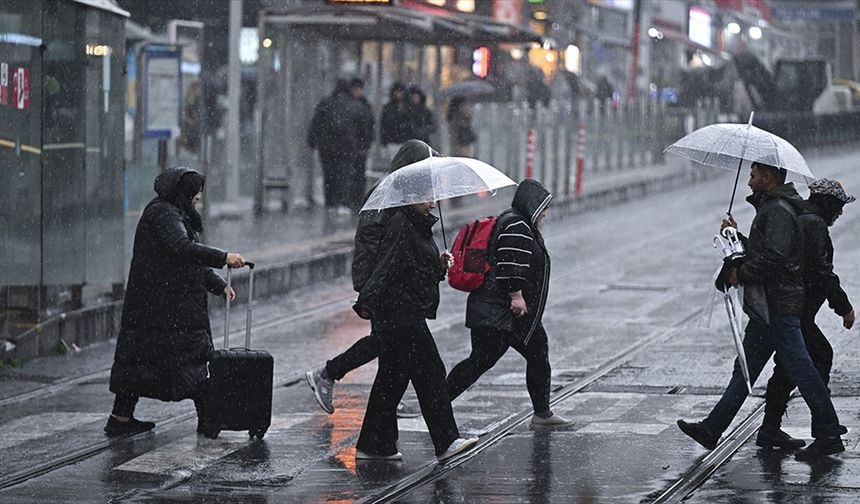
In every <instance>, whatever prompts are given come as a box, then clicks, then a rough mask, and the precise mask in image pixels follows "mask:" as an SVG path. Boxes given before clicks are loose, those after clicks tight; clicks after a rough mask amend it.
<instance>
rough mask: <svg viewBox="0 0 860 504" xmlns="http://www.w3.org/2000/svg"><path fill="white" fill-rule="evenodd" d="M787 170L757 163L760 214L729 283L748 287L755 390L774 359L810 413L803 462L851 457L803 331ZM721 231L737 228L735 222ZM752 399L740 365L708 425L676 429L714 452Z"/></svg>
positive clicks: (796, 231)
mask: <svg viewBox="0 0 860 504" xmlns="http://www.w3.org/2000/svg"><path fill="white" fill-rule="evenodd" d="M785 176H786V171H785V170H784V169H783V170H780V169H778V168H776V167H773V166H770V165H766V164H761V163H753V164H752V167H751V170H750V180H749V183H748V185H749V187H750V189H752V191H753V194H752V195H750V196H749V197H747V201H748V202H749V203H750V204H751V205H753V206H754V207H755V209H756V215H755V218H754V219H753V222H752V225H751V226H750V235H749V238H748V239H746V238H743V237H742V239H743V241H744V248H745V249H746V261H745V262H744V263H743V264H742V265H741V266H740V267H739V268H737V269H732V270H730V271H729V272H728V276H727V282H728V284H730V285H732V286H737V285H743V286H744V312H745V313H746V314H747V315H748V316H749V318H750V320H749V322H748V323H747V326H746V330H745V335H744V341H743V345H744V352H745V353H746V357H747V365H748V367H749V372H750V379H751V381H752V382H753V383H754V382H755V380H756V378H758V375H759V374H760V373H761V371H762V368H764V365H765V364H766V363H767V361H768V359H770V356H771V355H773V353H774V351H775V352H776V358H777V359H778V360H779V362H780V363H781V364H782V365H783V366H784V367H785V371H786V373H787V374H788V376H789V377H790V379H791V381H792V382H793V383H795V384H796V385H797V388H798V389H799V390H800V393H801V395H802V396H803V399H804V400H805V401H806V404H807V405H808V406H809V409H810V411H811V413H812V436H813V437H814V438H815V442H813V443H812V444H811V445H810V446H809V447H807V448H805V449H803V450H801V451H799V452H798V453H797V455H796V456H795V458H796V459H797V460H811V459H814V458H817V457H821V456H824V455H829V454H833V453H838V452H841V451H844V450H845V447H844V446H843V444H842V439H841V437H840V436H841V434H842V433H843V432H844V431H843V429H844V428H843V427H842V426H840V425H839V419H838V418H837V416H836V410H835V409H834V408H833V403H832V402H831V401H830V395H829V394H828V393H827V387H826V386H825V385H824V382H823V381H822V380H821V376H820V375H819V374H818V372H817V371H816V370H815V367H814V366H813V364H812V360H811V359H810V358H809V353H808V352H807V350H806V345H805V344H804V343H803V334H802V333H801V330H800V316H801V315H802V314H803V307H804V293H803V279H802V276H801V270H802V261H803V257H802V254H803V244H802V242H803V236H802V233H801V229H800V224H799V222H798V218H797V214H798V211H799V210H802V208H803V200H802V199H801V198H800V196H799V195H798V194H797V191H795V190H794V185H793V184H790V183H789V184H786V183H785ZM722 226H723V227H724V228H725V227H727V226H732V227H737V224H736V223H735V221H734V219H733V218H732V217H731V216H729V218H728V219H725V220H723V224H722ZM747 395H748V391H747V386H746V382H745V380H744V377H743V374H742V373H741V369H740V365H739V364H738V363H737V362H735V366H734V371H733V372H732V378H731V380H730V381H729V385H728V387H727V388H726V390H725V392H723V396H722V397H721V398H720V400H719V402H718V403H717V405H716V406H714V408H713V409H712V410H711V413H710V414H709V415H708V417H707V418H705V419H704V420H703V421H702V422H685V421H684V420H678V427H679V428H680V429H681V430H682V431H683V432H684V433H685V434H687V435H688V436H690V437H691V438H693V439H694V440H695V441H696V442H698V443H699V444H701V445H702V446H704V447H705V448H708V449H710V450H713V449H714V448H716V446H717V443H718V442H719V439H720V436H721V435H722V433H723V432H725V430H726V429H727V428H728V427H729V424H730V423H731V422H732V420H733V419H734V417H735V415H737V413H738V411H739V410H740V408H741V406H742V405H743V403H744V400H746V397H747Z"/></svg>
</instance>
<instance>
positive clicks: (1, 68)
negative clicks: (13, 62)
mask: <svg viewBox="0 0 860 504" xmlns="http://www.w3.org/2000/svg"><path fill="white" fill-rule="evenodd" d="M0 105H9V64H8V63H0Z"/></svg>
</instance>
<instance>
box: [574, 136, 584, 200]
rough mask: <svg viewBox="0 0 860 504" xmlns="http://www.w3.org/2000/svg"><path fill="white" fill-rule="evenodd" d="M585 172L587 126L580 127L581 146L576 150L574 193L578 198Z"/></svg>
mask: <svg viewBox="0 0 860 504" xmlns="http://www.w3.org/2000/svg"><path fill="white" fill-rule="evenodd" d="M584 170H585V125H584V124H580V125H579V146H578V148H577V150H576V179H575V181H574V184H573V192H574V194H576V195H577V196H579V195H580V194H582V172H583V171H584Z"/></svg>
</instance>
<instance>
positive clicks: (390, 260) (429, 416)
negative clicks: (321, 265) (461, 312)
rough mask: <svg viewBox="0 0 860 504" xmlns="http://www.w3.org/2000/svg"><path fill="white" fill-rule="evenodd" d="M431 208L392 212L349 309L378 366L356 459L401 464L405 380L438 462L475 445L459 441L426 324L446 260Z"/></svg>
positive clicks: (441, 368)
mask: <svg viewBox="0 0 860 504" xmlns="http://www.w3.org/2000/svg"><path fill="white" fill-rule="evenodd" d="M416 189H417V188H416ZM433 208H435V203H434V202H427V203H416V204H413V205H407V206H402V207H399V208H397V209H396V210H395V212H394V214H393V215H392V216H391V218H390V219H389V220H388V223H387V224H386V226H385V232H384V233H383V236H382V241H381V246H380V249H379V252H378V254H379V255H380V259H379V261H378V262H377V264H376V266H375V268H374V270H373V273H372V274H371V275H370V278H369V279H368V280H367V282H365V284H364V285H363V286H362V289H361V293H360V294H359V296H358V301H357V302H356V305H355V310H356V312H357V313H359V314H362V315H363V316H367V317H369V318H370V322H371V330H372V332H373V335H374V336H376V337H377V338H379V368H378V370H377V372H376V379H375V380H374V382H373V388H372V390H371V391H370V398H369V400H368V403H367V411H366V412H365V414H364V422H363V423H362V426H361V433H360V434H359V437H358V442H357V443H356V452H355V458H356V459H357V460H362V459H381V460H400V459H401V458H402V455H401V454H400V452H399V451H398V449H397V438H398V432H397V415H396V409H397V403H398V402H399V401H400V399H401V398H402V397H403V393H404V392H405V391H406V387H408V386H409V382H410V381H411V382H412V385H413V387H414V388H415V393H416V394H417V395H418V403H419V404H420V405H421V414H422V415H423V417H424V422H425V423H426V424H427V428H428V430H429V432H430V437H431V438H432V440H433V446H434V448H435V452H436V457H437V459H438V460H439V461H440V462H441V461H445V460H447V459H448V458H450V457H452V456H454V455H456V454H458V453H461V452H463V451H465V450H468V449H470V448H472V447H473V446H474V445H475V443H477V441H478V440H477V438H469V439H464V438H461V437H460V431H459V430H458V429H457V423H456V422H455V420H454V413H453V411H452V409H451V401H450V400H449V399H448V394H447V392H446V390H445V365H444V364H443V363H442V358H441V357H440V356H439V351H438V349H437V348H436V342H435V341H434V340H433V335H432V334H431V333H430V329H429V328H428V327H427V319H435V318H436V309H437V308H438V306H439V282H441V281H442V280H443V279H444V278H445V273H446V271H447V264H448V260H449V259H450V257H451V256H450V254H448V253H444V254H441V255H440V254H439V249H438V248H437V246H436V243H435V242H434V241H433V225H434V224H435V223H436V221H437V220H438V219H437V218H436V217H435V216H433V215H432V214H431V213H430V210H431V209H433Z"/></svg>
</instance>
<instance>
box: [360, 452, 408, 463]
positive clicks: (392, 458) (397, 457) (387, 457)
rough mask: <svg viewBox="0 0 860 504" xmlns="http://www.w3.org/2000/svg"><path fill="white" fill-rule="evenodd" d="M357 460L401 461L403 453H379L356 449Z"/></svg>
mask: <svg viewBox="0 0 860 504" xmlns="http://www.w3.org/2000/svg"><path fill="white" fill-rule="evenodd" d="M355 460H389V461H392V462H399V461H401V460H403V454H402V453H400V452H397V453H395V454H393V455H377V454H375V453H370V452H365V451H361V450H355Z"/></svg>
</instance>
